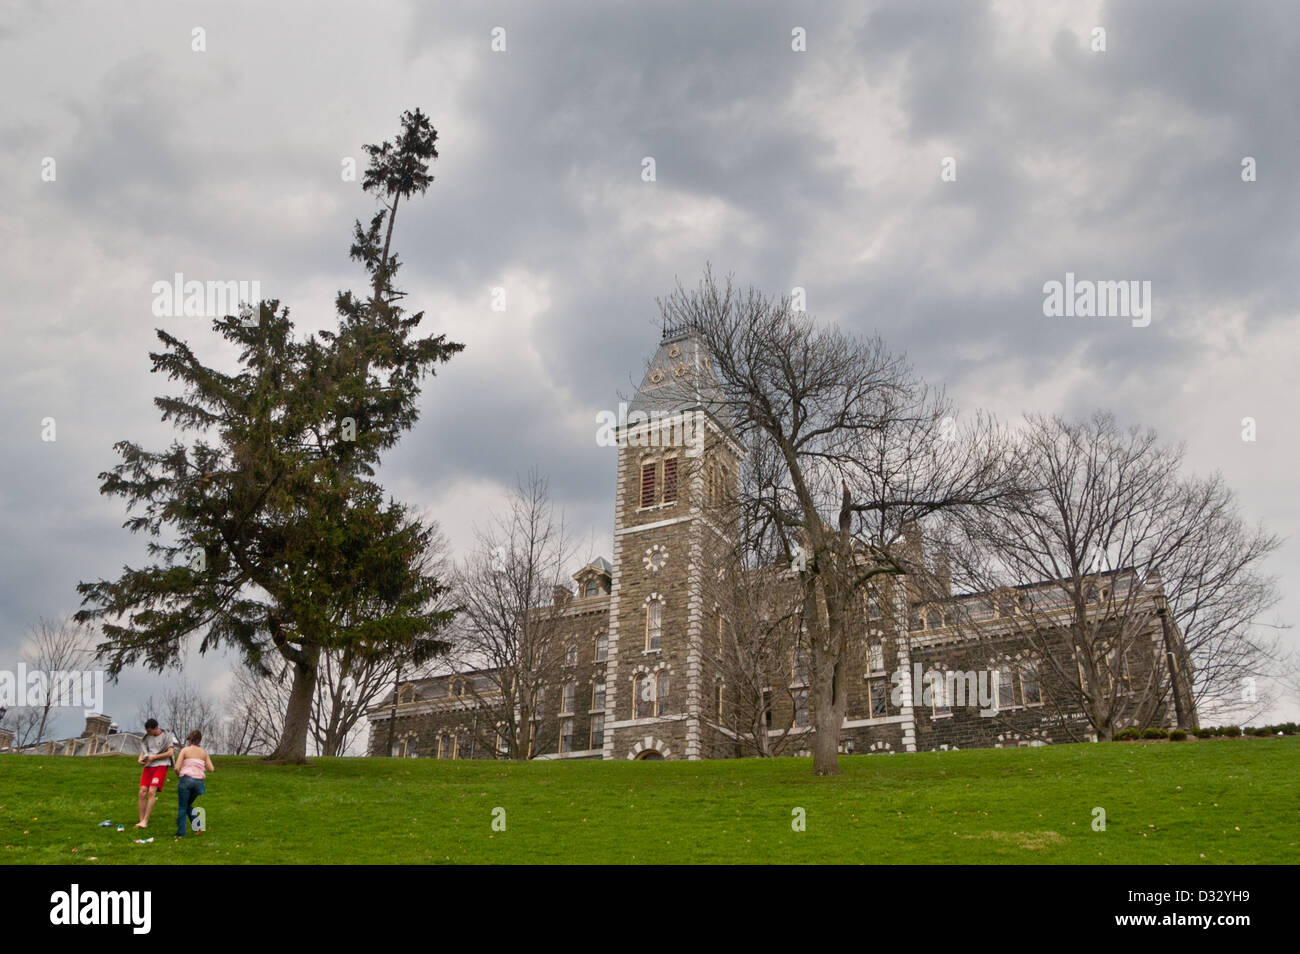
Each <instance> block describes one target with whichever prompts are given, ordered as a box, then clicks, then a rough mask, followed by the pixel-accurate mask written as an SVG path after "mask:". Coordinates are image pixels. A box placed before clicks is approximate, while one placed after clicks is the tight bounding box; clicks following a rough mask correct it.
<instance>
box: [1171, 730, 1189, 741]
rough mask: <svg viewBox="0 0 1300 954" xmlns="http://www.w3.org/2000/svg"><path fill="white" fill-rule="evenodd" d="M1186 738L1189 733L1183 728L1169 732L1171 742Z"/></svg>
mask: <svg viewBox="0 0 1300 954" xmlns="http://www.w3.org/2000/svg"><path fill="white" fill-rule="evenodd" d="M1185 738H1187V733H1186V732H1184V731H1183V730H1182V729H1174V731H1172V732H1170V733H1169V741H1170V742H1181V741H1183V739H1185Z"/></svg>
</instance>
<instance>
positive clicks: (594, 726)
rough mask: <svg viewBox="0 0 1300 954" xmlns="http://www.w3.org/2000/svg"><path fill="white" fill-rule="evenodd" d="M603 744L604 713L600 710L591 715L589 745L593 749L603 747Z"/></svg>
mask: <svg viewBox="0 0 1300 954" xmlns="http://www.w3.org/2000/svg"><path fill="white" fill-rule="evenodd" d="M604 745H605V713H603V712H601V713H598V714H597V715H594V716H592V717H591V747H592V748H593V749H599V748H603V747H604Z"/></svg>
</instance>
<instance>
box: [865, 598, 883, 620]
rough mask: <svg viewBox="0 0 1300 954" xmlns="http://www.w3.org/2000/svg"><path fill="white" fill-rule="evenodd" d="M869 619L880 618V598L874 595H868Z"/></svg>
mask: <svg viewBox="0 0 1300 954" xmlns="http://www.w3.org/2000/svg"><path fill="white" fill-rule="evenodd" d="M867 619H868V620H877V619H880V600H879V599H877V598H876V597H874V596H869V597H867Z"/></svg>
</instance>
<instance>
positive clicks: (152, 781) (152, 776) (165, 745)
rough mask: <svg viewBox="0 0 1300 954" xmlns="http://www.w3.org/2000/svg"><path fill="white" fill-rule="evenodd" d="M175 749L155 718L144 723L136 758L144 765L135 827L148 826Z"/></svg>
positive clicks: (169, 737)
mask: <svg viewBox="0 0 1300 954" xmlns="http://www.w3.org/2000/svg"><path fill="white" fill-rule="evenodd" d="M174 751H176V749H175V744H174V743H173V742H172V741H171V736H169V735H164V734H163V730H162V729H160V728H158V720H157V719H149V720H148V721H147V722H145V724H144V738H142V739H141V740H140V757H139V758H138V759H136V761H137V762H139V763H140V764H141V765H143V766H144V771H143V772H141V773H140V798H139V803H140V804H139V807H140V821H139V823H138V824H137V825H136V826H135V827H136V828H148V827H149V815H150V814H151V813H152V812H153V804H154V802H155V801H157V800H158V793H159V792H161V791H162V787H163V782H165V781H167V769H168V768H170V767H171V763H172V753H173V752H174Z"/></svg>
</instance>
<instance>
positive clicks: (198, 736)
mask: <svg viewBox="0 0 1300 954" xmlns="http://www.w3.org/2000/svg"><path fill="white" fill-rule="evenodd" d="M202 741H203V733H202V732H200V731H199V730H198V729H195V730H194V731H193V732H191V733H190V734H189V737H188V738H187V739H186V740H185V744H186V745H198V744H199V743H200V742H202Z"/></svg>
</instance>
